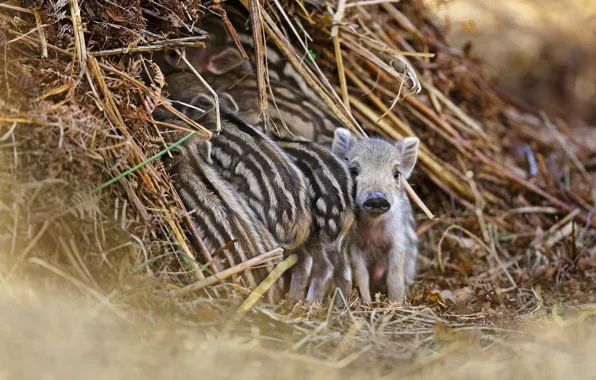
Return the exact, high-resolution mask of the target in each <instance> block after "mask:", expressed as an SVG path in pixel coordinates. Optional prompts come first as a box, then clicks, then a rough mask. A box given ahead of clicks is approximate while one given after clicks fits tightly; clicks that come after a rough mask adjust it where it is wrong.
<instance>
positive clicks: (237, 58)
mask: <svg viewBox="0 0 596 380" xmlns="http://www.w3.org/2000/svg"><path fill="white" fill-rule="evenodd" d="M242 63H244V59H243V58H242V56H241V55H240V52H238V50H237V49H236V48H235V47H230V48H227V49H224V50H223V51H221V52H219V53H216V54H213V55H212V56H211V57H210V59H209V62H208V63H207V71H208V72H210V73H212V74H215V75H221V74H225V73H227V72H228V71H231V70H233V69H235V68H236V67H238V66H240V65H241V64H242Z"/></svg>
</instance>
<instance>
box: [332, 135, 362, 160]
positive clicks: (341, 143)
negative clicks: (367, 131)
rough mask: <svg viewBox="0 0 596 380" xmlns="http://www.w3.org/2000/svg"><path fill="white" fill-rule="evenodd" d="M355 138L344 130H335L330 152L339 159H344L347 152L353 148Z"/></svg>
mask: <svg viewBox="0 0 596 380" xmlns="http://www.w3.org/2000/svg"><path fill="white" fill-rule="evenodd" d="M355 142H356V136H354V135H353V134H352V132H350V131H349V130H348V129H346V128H336V129H335V132H334V133H333V144H332V145H331V151H332V152H333V153H335V154H337V155H338V156H339V157H342V158H346V157H347V155H348V152H349V151H350V149H352V147H353V146H354V143H355Z"/></svg>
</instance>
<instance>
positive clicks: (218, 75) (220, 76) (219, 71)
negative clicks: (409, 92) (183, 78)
mask: <svg viewBox="0 0 596 380" xmlns="http://www.w3.org/2000/svg"><path fill="white" fill-rule="evenodd" d="M225 9H226V11H227V14H228V17H229V18H230V20H231V21H232V23H233V24H234V28H235V30H236V31H237V32H238V34H239V37H240V40H241V42H242V46H243V47H244V50H245V51H246V52H247V54H248V55H249V60H248V61H244V60H243V59H242V57H241V55H240V53H239V52H238V50H237V48H236V44H235V43H234V41H233V40H232V38H231V37H230V35H229V33H228V31H227V29H226V27H225V25H224V24H223V22H222V21H221V18H220V17H219V16H216V15H211V14H209V15H207V16H206V17H205V18H204V19H203V23H202V25H201V27H202V28H203V29H205V30H206V31H208V32H209V33H210V36H211V39H209V40H207V41H206V45H207V47H206V48H186V49H185V54H186V57H187V59H188V60H189V62H190V63H191V64H192V66H193V67H194V68H195V69H196V70H197V71H199V72H200V73H201V75H203V76H204V77H205V79H206V80H207V81H208V82H209V84H210V85H211V86H212V87H213V88H214V89H215V90H216V91H218V92H227V93H229V94H230V95H231V96H232V97H233V98H234V99H236V101H237V102H238V106H239V110H240V112H239V114H238V116H239V117H241V118H242V119H244V120H245V121H247V122H248V123H250V124H252V125H255V126H258V127H259V128H261V129H262V130H267V131H269V130H271V131H272V132H273V134H274V135H277V136H279V137H285V138H294V139H295V138H305V139H308V140H311V141H315V142H317V143H319V144H321V145H323V146H325V147H328V148H330V147H331V143H332V141H333V131H334V130H335V128H337V127H341V126H342V124H341V122H340V121H339V120H338V119H337V118H336V117H335V116H334V115H333V114H332V113H331V112H330V111H329V110H328V107H326V106H325V104H324V103H323V101H322V100H321V99H320V97H319V96H318V95H317V94H315V93H314V91H312V89H311V88H310V87H309V86H308V84H307V83H306V82H305V81H304V79H303V78H302V77H301V75H300V74H299V73H298V72H297V71H296V70H295V69H294V67H293V66H292V64H291V63H290V62H289V61H288V60H287V59H285V57H284V56H283V55H282V54H281V53H280V52H279V51H278V50H277V49H276V48H275V47H274V46H273V44H272V43H269V44H267V49H266V55H267V72H268V73H269V84H270V86H268V87H269V90H270V92H269V93H268V101H269V107H268V108H269V123H268V124H267V125H268V127H269V128H265V121H264V119H263V117H262V115H261V111H260V109H259V106H258V100H257V93H258V92H257V81H256V75H255V73H256V71H255V68H254V62H255V55H254V54H255V48H254V41H253V36H252V32H251V29H250V25H249V23H248V22H247V20H248V14H247V13H246V12H245V11H244V9H240V8H239V7H237V6H233V5H226V6H225ZM158 54H164V55H165V56H160V57H156V58H155V59H156V60H157V61H158V62H160V63H161V66H164V64H165V66H166V67H162V71H164V72H166V73H171V72H173V71H176V70H181V71H184V70H188V68H187V67H186V64H185V63H184V62H183V61H180V59H179V57H178V55H177V53H176V52H175V51H173V50H170V51H166V52H165V53H158ZM305 63H307V62H306V61H305ZM195 79H196V78H195ZM173 92H175V91H173Z"/></svg>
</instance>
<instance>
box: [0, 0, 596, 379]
mask: <svg viewBox="0 0 596 380" xmlns="http://www.w3.org/2000/svg"><path fill="white" fill-rule="evenodd" d="M25 3H26V2H22V4H21V2H18V1H9V2H8V3H5V4H2V5H0V31H1V33H0V43H1V44H2V46H3V48H4V53H5V54H3V55H2V56H1V57H0V60H1V61H2V62H3V67H2V68H3V70H2V71H3V74H2V75H0V88H2V89H3V90H2V91H4V89H6V90H5V93H6V94H7V95H8V96H6V97H2V99H1V102H0V137H1V139H0V144H1V146H2V155H3V157H2V162H3V163H4V164H6V170H5V171H3V172H2V182H1V186H2V187H3V188H2V192H1V195H0V197H1V198H0V201H1V203H0V205H1V206H2V207H0V212H1V213H2V215H1V216H2V220H6V221H7V222H6V226H7V227H6V229H4V231H3V233H2V235H0V239H1V241H0V245H2V246H4V247H8V249H7V252H6V255H4V256H5V257H4V258H3V262H2V264H1V265H2V266H1V267H0V273H1V275H2V277H1V278H0V279H1V280H2V281H3V282H8V281H10V280H11V279H13V278H15V277H16V276H19V273H21V272H20V271H21V269H22V268H24V267H27V265H26V263H27V260H28V259H29V262H31V259H32V257H33V256H35V258H34V259H33V261H32V263H33V264H32V265H33V266H40V265H41V266H42V268H45V269H44V270H47V269H48V268H50V269H51V271H52V272H53V273H56V274H59V276H60V277H62V278H65V279H67V280H68V281H69V282H72V283H74V284H76V285H77V286H78V287H80V288H81V289H85V290H86V294H91V295H94V294H95V295H96V296H98V297H99V296H100V295H101V294H115V292H116V291H118V292H120V291H121V290H122V289H126V288H121V287H123V286H124V285H123V284H126V283H127V281H130V278H131V277H132V278H134V277H139V276H141V277H147V278H150V279H157V280H159V281H155V283H154V284H153V285H152V286H155V291H156V292H163V290H164V288H165V286H164V284H167V285H168V286H169V287H172V288H179V287H184V286H187V285H189V284H192V283H194V282H196V281H197V280H199V279H201V278H202V277H204V276H208V275H209V274H208V273H203V272H202V271H201V269H200V267H199V266H198V265H197V264H196V262H194V261H193V260H191V259H189V256H194V255H195V254H196V253H195V252H194V251H193V250H192V247H191V241H192V233H191V234H186V232H185V231H186V230H187V227H186V226H187V224H186V223H187V221H188V215H187V214H186V213H185V211H184V210H183V207H182V205H181V203H180V200H179V199H178V197H177V196H176V194H175V192H174V191H173V188H172V186H171V183H170V180H169V178H168V176H167V175H166V173H165V171H164V168H163V166H162V165H161V163H160V161H159V159H153V158H154V157H155V156H156V155H157V154H167V152H166V150H165V149H166V145H165V143H164V141H163V138H162V137H161V136H160V135H159V133H158V129H157V127H156V125H155V124H153V123H152V118H151V110H152V104H154V102H155V100H156V99H157V98H158V97H159V96H160V95H159V94H160V89H159V88H151V87H148V86H146V85H144V84H143V83H142V82H141V80H140V74H141V71H142V69H143V67H144V65H147V64H148V63H147V62H144V61H143V59H142V58H141V56H140V53H147V52H150V51H153V50H159V49H163V48H165V47H169V48H172V47H183V46H185V45H193V46H194V45H197V44H200V42H201V41H202V40H204V39H205V35H204V33H202V31H201V30H200V19H201V17H202V15H203V14H204V12H205V11H206V8H205V7H217V6H218V4H217V2H204V3H203V4H201V2H200V1H191V2H182V1H179V0H168V1H162V2H155V1H151V0H149V1H140V0H127V1H120V2H112V1H107V0H106V1H104V0H95V1H85V2H80V5H81V8H79V2H77V1H76V0H74V1H70V2H68V1H63V0H56V1H53V2H34V4H33V5H31V4H30V3H29V2H27V4H28V5H24V4H25ZM377 3H378V4H377ZM358 4H360V5H358V6H354V4H347V3H346V2H345V1H340V2H339V3H333V4H332V5H331V6H330V7H325V6H318V5H317V4H312V3H307V2H301V1H296V2H288V3H287V4H286V3H283V4H281V3H278V2H277V1H269V2H267V6H266V7H265V10H264V12H263V13H262V14H263V18H262V20H261V21H262V24H263V26H264V30H265V32H266V33H267V36H269V38H270V41H269V42H268V43H270V44H279V45H278V46H280V47H282V49H281V50H282V51H283V53H284V54H285V55H287V56H288V58H289V59H291V60H292V61H294V62H296V63H299V62H301V60H302V59H310V58H308V57H311V58H313V60H314V62H315V63H316V64H317V66H318V68H319V69H320V72H319V70H317V69H316V68H313V69H312V70H307V69H305V68H304V67H305V66H300V65H298V66H297V67H299V68H300V72H301V74H302V75H303V76H304V77H305V78H307V79H308V82H309V83H310V84H311V85H312V86H313V87H314V88H315V90H316V91H317V92H318V93H319V94H320V95H322V97H323V98H324V100H325V101H326V103H327V104H328V105H329V107H330V108H331V109H333V111H334V112H335V113H336V115H337V116H338V117H339V118H340V119H342V120H345V122H346V123H347V124H348V126H349V127H351V128H352V129H354V130H357V129H358V128H359V127H362V128H363V129H364V130H365V131H366V132H367V133H368V134H370V135H373V134H378V135H381V136H385V137H389V138H399V137H402V136H406V135H416V136H418V137H419V138H420V139H421V141H422V143H423V144H422V148H421V149H422V151H421V156H420V160H419V164H418V166H417V170H416V172H415V174H414V176H413V178H412V180H411V183H412V186H413V188H414V189H415V190H416V192H417V193H418V195H419V196H420V197H421V198H422V199H423V200H424V203H425V204H426V205H427V206H428V207H429V208H430V210H431V211H432V212H433V213H434V214H435V215H436V216H437V219H436V220H432V221H431V220H428V219H427V218H426V216H424V214H423V213H421V212H419V210H417V214H419V215H418V218H417V219H418V226H419V229H418V234H419V236H420V237H421V242H422V247H421V252H422V256H423V257H422V258H421V264H420V275H419V276H418V280H419V281H418V284H417V285H416V286H415V287H414V289H413V290H412V294H411V297H410V299H409V301H408V304H407V305H405V306H404V307H399V308H395V307H391V306H389V305H386V304H384V303H383V302H382V299H381V300H379V303H378V304H376V305H375V306H376V308H366V307H363V306H361V305H360V304H359V302H358V301H354V300H355V297H353V302H352V305H351V309H350V310H343V311H331V309H326V308H322V307H320V306H315V307H312V308H311V307H309V306H307V305H298V307H295V308H291V309H287V308H286V307H285V306H286V305H281V307H280V306H279V305H260V307H259V308H258V310H259V312H258V313H257V312H255V313H253V314H250V316H249V317H247V318H246V319H245V322H246V323H244V324H242V326H241V327H242V328H241V329H240V330H239V331H238V333H239V334H244V335H250V336H252V335H255V334H256V335H258V336H259V337H260V339H262V344H263V345H272V346H274V347H275V346H277V345H281V344H282V343H281V342H283V339H285V338H287V337H288V336H291V340H293V342H294V343H293V344H294V346H293V347H294V349H295V350H302V351H307V352H308V353H309V354H310V355H312V356H315V357H319V358H324V357H327V356H328V355H330V354H332V353H335V356H334V358H335V359H334V360H339V359H340V358H352V356H350V355H353V359H354V360H355V359H356V358H359V360H358V363H359V364H363V363H366V361H367V360H369V359H371V358H375V357H377V358H378V357H385V355H389V356H391V357H392V358H394V359H409V358H411V357H412V356H411V355H412V353H413V352H426V351H425V350H433V349H434V347H436V344H437V339H439V338H440V337H441V336H450V333H451V330H447V333H445V334H443V335H441V333H440V331H441V330H440V329H442V328H445V327H444V324H450V325H451V326H453V327H463V328H464V331H466V328H468V327H469V326H477V327H478V328H479V329H480V330H478V331H482V332H483V333H485V334H489V335H495V334H499V335H503V334H505V335H506V334H508V333H509V330H507V329H506V328H505V327H507V326H509V325H510V324H517V323H523V322H524V321H526V319H527V317H534V316H537V315H545V314H551V313H552V312H556V313H567V312H581V311H582V310H586V309H587V310H590V308H593V305H594V303H596V292H595V290H596V289H595V286H594V284H595V283H596V281H595V280H596V275H595V273H596V271H595V270H594V269H595V268H596V249H595V244H594V242H595V241H596V231H595V229H594V226H596V218H594V204H595V202H596V192H595V189H594V179H595V174H594V172H593V168H592V169H590V168H589V167H588V168H587V167H585V166H584V165H583V164H582V163H583V162H588V161H589V160H590V159H593V158H594V152H593V151H589V150H586V149H585V148H583V146H582V144H579V143H578V142H576V141H574V139H573V136H571V135H570V133H569V131H568V129H567V128H565V125H564V124H563V123H559V122H558V121H557V122H555V121H553V120H550V119H549V117H548V116H547V113H542V112H540V113H537V114H532V113H527V112H523V111H522V110H520V109H519V108H517V107H515V106H514V105H512V104H511V103H510V102H508V101H507V100H505V99H504V98H503V97H501V96H500V95H499V94H497V93H495V92H494V91H493V90H492V88H491V86H490V80H489V78H487V77H486V75H485V74H484V73H483V71H482V68H481V67H479V66H478V65H476V64H475V63H474V62H472V61H470V60H469V59H467V58H466V57H465V55H464V54H463V53H462V52H461V51H460V50H458V49H456V48H454V47H453V46H452V45H451V44H450V43H449V41H447V40H446V38H445V36H444V33H443V28H442V26H441V25H440V24H439V23H438V22H437V20H436V19H435V17H434V16H433V14H432V13H430V12H429V11H428V9H427V8H425V6H424V4H423V2H422V1H420V0H412V1H402V2H399V3H390V2H380V3H379V2H376V1H372V2H371V1H360V2H358ZM330 11H332V12H333V14H330V13H329V12H330ZM286 17H287V18H286ZM287 20H291V21H292V24H293V25H294V29H292V28H290V27H289V24H288V23H287ZM284 33H285V34H284ZM296 34H297V35H298V36H299V37H300V40H302V41H304V40H305V39H311V38H312V41H309V43H308V46H307V49H308V50H312V51H311V52H310V53H307V52H305V50H304V49H303V48H302V46H301V44H300V43H299V42H298V38H297V37H296ZM289 41H292V42H293V46H294V48H290V47H289V45H288V42H289ZM402 79H405V80H402ZM327 82H328V83H330V84H331V85H330V86H329V85H327ZM418 91H419V93H418V94H416V93H417V92H418ZM405 95H407V96H405ZM194 127H195V128H199V126H197V125H194ZM544 131H548V133H544ZM589 170H592V171H589ZM40 263H43V264H40ZM143 286H148V285H143ZM89 289H91V290H92V291H91V290H89ZM248 293H249V291H248V290H246V289H242V288H240V287H239V286H230V285H216V286H212V287H209V288H205V289H203V290H202V291H201V292H200V293H199V294H198V296H199V297H198V298H197V297H196V296H193V297H192V298H180V299H177V300H176V301H175V303H174V305H173V306H171V307H180V308H181V309H183V310H190V314H191V315H196V314H195V313H198V311H197V310H198V309H200V310H203V309H204V308H207V309H209V310H212V313H214V314H209V313H208V314H209V315H210V316H211V318H212V319H210V321H212V323H211V325H210V326H218V325H219V324H220V323H221V319H220V318H219V316H220V315H225V314H226V313H227V311H229V310H234V308H235V307H236V306H237V305H238V301H239V299H241V298H244V297H246V295H247V294H248ZM161 297H163V299H169V296H166V295H163V294H162V295H161ZM116 298H117V297H116ZM214 300H216V301H214ZM569 305H573V307H571V306H569ZM200 315H203V314H202V313H201V314H200ZM214 315H215V316H214ZM259 318H262V319H264V320H265V321H266V325H265V326H268V327H267V328H265V329H257V330H258V331H255V328H254V326H253V327H251V325H250V322H251V321H255V320H258V319H259ZM271 326H275V328H271ZM433 328H434V330H433ZM437 329H439V330H437ZM288 331H289V333H288ZM437 331H439V332H438V333H437ZM433 332H434V335H433ZM454 334H455V335H456V336H459V335H458V334H456V333H454ZM464 335H465V334H464ZM472 335H474V334H472ZM433 336H434V339H433ZM474 336H475V337H476V338H473V339H477V338H478V339H480V340H481V341H482V342H483V343H488V342H493V339H494V338H490V339H489V338H487V337H486V335H484V336H483V335H482V334H480V335H478V336H476V335H474ZM438 337H439V338H438ZM466 339H467V338H466ZM342 342H344V343H342ZM363 348H364V351H363ZM346 360H347V359H346ZM350 360H352V359H350ZM346 363H351V361H348V362H346ZM398 364H399V363H398V362H397V361H396V362H395V363H393V364H391V365H390V368H395V366H396V365H398Z"/></svg>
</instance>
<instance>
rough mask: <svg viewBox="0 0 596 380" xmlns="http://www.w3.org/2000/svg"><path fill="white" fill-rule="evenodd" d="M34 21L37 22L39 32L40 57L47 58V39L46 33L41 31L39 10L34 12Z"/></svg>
mask: <svg viewBox="0 0 596 380" xmlns="http://www.w3.org/2000/svg"><path fill="white" fill-rule="evenodd" d="M34 14H35V23H36V24H37V31H38V32H39V41H40V42H41V58H44V59H45V58H48V41H46V35H45V34H44V32H43V29H42V25H41V16H40V15H39V12H35V13H34Z"/></svg>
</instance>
